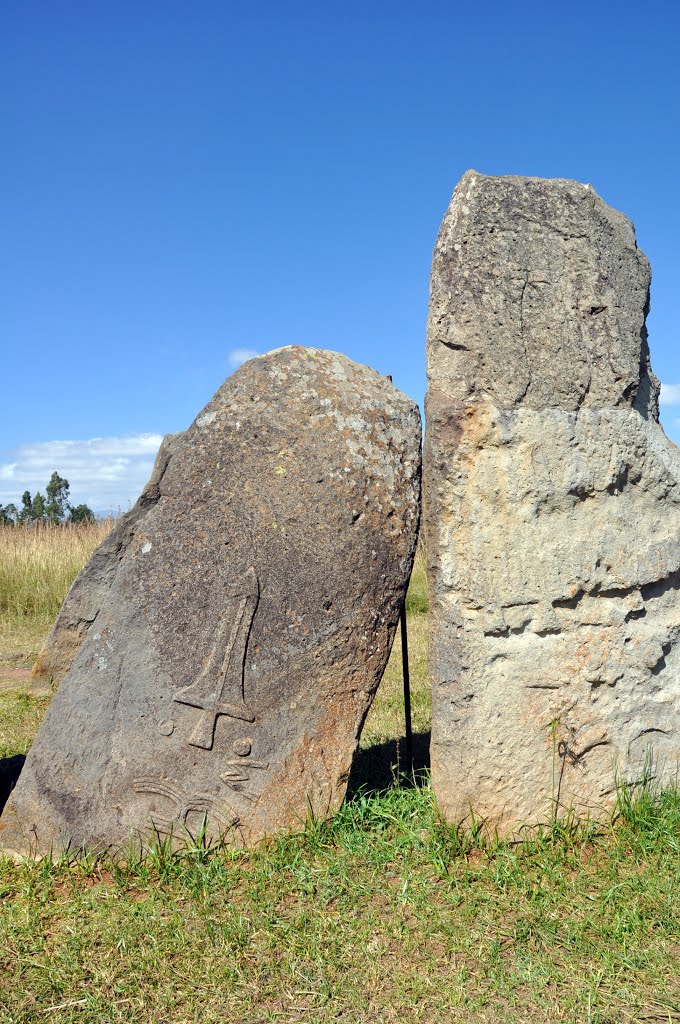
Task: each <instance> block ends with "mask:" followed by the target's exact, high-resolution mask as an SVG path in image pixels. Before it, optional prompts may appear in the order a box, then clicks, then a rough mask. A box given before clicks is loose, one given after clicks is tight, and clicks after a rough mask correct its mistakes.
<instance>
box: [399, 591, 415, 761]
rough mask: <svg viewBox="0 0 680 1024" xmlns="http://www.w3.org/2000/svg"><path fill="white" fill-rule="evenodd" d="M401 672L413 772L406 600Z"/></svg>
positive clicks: (402, 620) (403, 618)
mask: <svg viewBox="0 0 680 1024" xmlns="http://www.w3.org/2000/svg"><path fill="white" fill-rule="evenodd" d="M401 672H402V678H403V680H404V724H405V731H406V767H407V771H408V773H409V775H412V774H413V730H412V728H411V679H410V676H409V671H408V637H407V635H406V601H404V603H403V605H402V607H401Z"/></svg>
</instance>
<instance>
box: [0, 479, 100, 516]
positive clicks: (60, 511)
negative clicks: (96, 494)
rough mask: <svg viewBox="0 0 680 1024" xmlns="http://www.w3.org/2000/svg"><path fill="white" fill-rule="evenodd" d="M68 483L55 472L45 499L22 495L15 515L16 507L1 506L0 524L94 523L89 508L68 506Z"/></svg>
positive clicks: (26, 493) (28, 494) (38, 494)
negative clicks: (19, 507) (19, 506)
mask: <svg viewBox="0 0 680 1024" xmlns="http://www.w3.org/2000/svg"><path fill="white" fill-rule="evenodd" d="M69 490H70V488H69V482H68V480H65V479H64V477H63V476H59V474H58V473H57V471H56V469H55V471H54V473H53V474H52V476H51V477H50V481H49V483H48V485H47V487H46V488H45V493H46V495H47V496H45V495H43V494H41V493H40V491H38V492H37V493H36V494H35V496H34V497H31V492H30V491H24V493H23V494H22V495H21V509H20V510H19V511H17V507H16V505H6V506H5V507H4V508H3V507H2V505H0V523H10V522H11V523H21V524H22V526H30V525H31V524H32V523H50V524H52V525H53V526H58V525H59V524H60V523H65V522H67V521H68V522H69V523H93V522H94V512H93V511H92V509H91V508H90V507H89V505H76V506H75V507H74V506H73V505H70V504H69V500H68V496H69Z"/></svg>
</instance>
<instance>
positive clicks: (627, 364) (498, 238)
mask: <svg viewBox="0 0 680 1024" xmlns="http://www.w3.org/2000/svg"><path fill="white" fill-rule="evenodd" d="M649 278H650V274H649V264H648V262H647V260H646V258H645V256H644V255H643V253H642V252H641V251H640V250H639V249H638V248H637V246H636V244H635V235H634V230H633V226H632V224H631V223H630V222H629V221H628V220H627V219H626V218H625V217H624V216H623V215H622V214H620V213H617V212H616V211H614V210H612V209H610V208H609V207H608V206H606V204H605V203H604V202H603V201H602V200H601V199H600V198H599V197H598V196H597V195H596V193H595V192H594V191H593V189H592V187H591V186H589V185H581V184H579V183H578V182H573V181H564V180H547V181H546V180H541V179H538V178H511V177H501V178H491V177H484V176H482V175H479V174H476V173H475V172H468V173H467V174H466V175H465V176H464V177H463V179H462V181H461V182H460V184H459V185H458V187H457V189H456V191H455V192H454V196H453V199H452V201H451V205H450V207H449V209H448V211H447V213H446V216H445V218H444V221H443V224H442V227H441V230H440V234H439V237H438V239H437V243H436V247H435V253H434V262H433V268H432V280H431V305H430V314H429V324H428V345H427V358H428V381H429V390H428V396H427V402H426V443H425V459H424V465H425V469H424V487H425V490H424V508H425V527H426V537H427V550H428V559H429V578H430V590H431V608H430V614H431V633H430V671H431V675H432V680H433V726H432V751H431V758H432V779H433V785H434V788H435V792H436V796H437V800H438V802H439V804H440V806H441V808H442V810H443V812H444V814H445V815H446V817H448V818H449V819H451V820H460V819H463V818H465V817H466V815H468V813H469V812H470V809H472V810H473V811H474V813H475V814H476V815H477V816H479V817H482V818H485V819H487V820H488V821H489V822H490V823H491V824H493V825H495V826H496V827H497V828H499V830H501V831H506V832H507V831H509V830H513V829H514V828H516V827H517V826H518V825H519V824H520V823H522V822H537V821H539V820H546V819H547V818H549V817H550V816H551V815H552V814H553V813H562V812H564V810H565V809H566V808H570V807H571V808H573V809H574V810H575V811H577V812H578V813H589V814H592V815H600V814H603V813H606V812H607V810H608V809H609V808H611V806H612V804H613V802H614V799H615V791H616V785H617V782H618V783H622V782H629V783H633V782H636V781H639V780H641V779H642V778H643V776H645V773H651V775H652V776H653V777H654V778H655V779H656V780H657V781H658V782H664V781H668V780H670V779H672V778H675V773H676V772H677V769H678V760H679V758H680V717H679V710H678V708H679V705H678V697H679V696H680V643H679V642H678V641H679V637H680V597H679V596H678V588H679V587H680V486H679V481H680V453H679V452H678V449H677V448H676V447H675V445H673V444H672V443H671V442H670V441H669V440H668V439H667V438H666V437H665V435H664V434H663V431H662V430H661V427H660V426H659V424H658V407H657V406H658V382H657V380H656V378H655V377H654V376H653V374H652V372H651V368H650V362H649V350H648V346H647V335H646V329H645V315H646V313H647V310H648V292H649Z"/></svg>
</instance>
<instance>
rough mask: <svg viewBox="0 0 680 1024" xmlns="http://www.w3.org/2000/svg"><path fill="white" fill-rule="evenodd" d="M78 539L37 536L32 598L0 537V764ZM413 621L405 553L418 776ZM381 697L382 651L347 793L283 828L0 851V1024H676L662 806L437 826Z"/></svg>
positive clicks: (420, 723)
mask: <svg viewBox="0 0 680 1024" xmlns="http://www.w3.org/2000/svg"><path fill="white" fill-rule="evenodd" d="M10 532H11V531H10ZM52 539H54V540H57V539H58V540H59V543H60V544H61V543H64V539H63V538H55V537H53V538H52ZM81 541H82V548H81V549H80V552H81V553H80V555H79V556H78V557H76V556H75V555H74V554H72V553H73V552H74V551H76V550H77V546H76V545H77V543H81ZM95 541H96V538H95V537H94V535H90V536H89V537H88V538H87V539H86V540H85V539H84V538H80V539H78V538H75V537H74V538H70V539H69V541H68V545H65V546H66V547H67V548H68V550H69V551H70V552H71V554H70V555H69V558H70V562H69V569H68V571H64V572H63V573H62V567H61V559H60V556H59V555H55V556H54V558H52V556H51V555H50V550H49V549H50V538H49V537H42V538H36V539H35V541H34V543H35V545H36V548H35V552H36V555H35V558H36V559H37V558H38V554H37V552H38V551H41V552H42V554H40V558H42V559H44V561H43V563H42V564H44V565H47V566H50V567H51V568H48V569H47V570H46V572H47V576H48V577H49V580H48V582H49V585H47V584H46V582H45V580H44V579H42V580H41V582H39V583H37V588H38V592H39V593H40V594H42V595H43V596H41V597H40V598H39V599H38V596H37V593H36V595H33V597H31V587H30V583H29V582H27V581H30V579H34V580H37V579H38V577H39V576H40V573H41V570H38V569H36V566H35V564H33V563H31V558H30V557H29V554H28V552H27V548H26V547H24V548H22V544H24V545H26V544H28V541H27V539H26V538H23V540H21V539H20V538H9V539H8V538H7V537H6V536H5V535H4V534H3V531H0V558H1V560H2V566H3V569H2V576H1V577H0V580H1V582H0V758H2V757H8V756H10V755H13V754H18V753H22V752H24V751H25V750H27V749H28V746H29V745H30V741H31V738H32V736H33V735H34V732H35V729H36V728H37V726H38V724H39V721H40V717H41V715H42V713H43V711H44V708H45V707H46V704H47V702H48V700H49V696H48V695H47V694H46V693H44V692H37V693H36V692H32V691H31V685H30V679H29V677H28V671H27V669H28V667H29V666H30V662H31V659H32V658H33V656H34V655H35V653H36V651H37V649H38V648H39V646H40V644H41V642H42V639H43V638H44V635H45V633H46V631H47V629H48V628H49V623H50V620H51V617H52V616H53V614H54V611H55V610H56V608H57V607H58V605H59V602H60V600H61V596H62V595H63V592H64V589H65V587H66V586H67V585H68V582H69V576H70V575H72V574H73V572H74V571H76V569H77V568H78V566H79V564H80V562H82V561H83V560H84V559H85V558H86V557H87V556H88V554H89V551H90V550H91V548H92V546H93V544H94V543H95ZM41 545H42V547H41ZM8 550H11V551H12V552H13V554H12V558H14V562H13V566H14V568H13V569H12V570H11V571H8V568H7V567H8V565H9V560H8V561H7V562H6V561H5V555H6V552H7V551H8ZM21 551H23V554H22V555H21V557H20V556H19V552H21ZM50 559H52V560H50ZM79 559H80V561H79ZM22 573H23V574H24V575H23V576H22ZM12 574H14V576H13V575H12ZM17 577H21V579H17V583H16V587H15V584H14V582H13V579H15V578H17ZM58 579H59V580H61V582H60V583H59V584H58V585H57V583H56V580H58ZM15 589H16V590H17V591H21V594H22V595H23V596H22V597H21V599H19V597H18V594H14V590H15ZM48 594H49V596H48ZM55 602H56V603H55ZM426 609H427V601H426V597H425V588H424V572H423V566H422V560H419V563H418V565H417V568H416V572H415V573H414V578H413V580H412V586H411V591H410V595H409V649H410V660H411V674H412V689H413V718H414V730H415V732H416V740H417V742H416V745H415V746H416V754H417V758H418V763H419V765H421V766H425V765H426V764H427V760H426V758H427V739H428V730H429V697H428V691H427V683H426V672H427V660H426V643H425V637H426V625H427V610H426ZM400 696H401V674H400V650H399V641H398V640H397V641H396V643H395V650H394V651H393V656H392V659H391V661H390V665H389V667H388V671H387V673H386V676H385V679H384V680H383V683H382V684H381V688H380V691H379V694H378V697H377V698H376V701H375V704H374V706H373V708H372V710H371V712H370V714H369V717H368V719H367V722H366V728H365V730H364V734H363V736H362V742H361V750H360V755H359V757H358V759H357V765H356V770H355V773H354V777H353V780H352V786H351V796H350V798H349V799H348V801H347V802H346V804H345V806H344V807H343V808H342V809H341V811H340V812H339V813H338V814H337V815H336V816H335V817H334V818H333V819H332V820H331V821H329V822H326V823H318V822H309V823H308V826H307V828H306V830H305V831H303V832H302V833H300V834H297V835H292V836H289V837H286V838H282V839H279V840H276V841H272V842H270V843H269V844H267V845H265V846H263V847H262V848H260V849H258V850H256V851H253V852H249V853H234V852H230V851H228V850H205V849H203V848H202V847H201V845H200V844H197V845H196V847H195V848H193V849H187V850H186V851H184V852H183V853H181V854H171V853H170V852H168V851H167V850H163V849H159V850H156V851H154V852H153V854H152V855H151V856H149V857H148V858H147V859H146V860H145V861H143V862H139V861H137V860H136V859H134V858H130V860H129V862H128V863H127V864H125V865H115V864H113V863H106V862H101V861H100V862H88V861H87V860H86V861H83V862H81V863H79V864H77V865H75V864H72V865H69V864H66V863H62V864H56V865H52V864H48V863H46V862H44V863H38V864H23V865H14V864H11V863H9V862H7V861H3V860H2V859H1V858H0V1024H10V1022H11V1024H24V1022H25V1024H29V1022H30V1024H33V1022H35V1021H59V1022H66V1024H76V1022H78V1024H85V1022H88V1024H90V1022H92V1024H95V1022H96V1024H108V1022H119V1021H121V1022H122V1021H134V1022H140V1024H141V1022H144V1024H152V1022H153V1024H165V1022H168V1024H170V1022H172V1024H194V1022H195V1024H199V1022H200V1024H213V1022H215V1024H217V1022H234V1024H236V1022H238V1024H264V1022H274V1021H279V1022H291V1024H292V1022H298V1021H304V1022H306V1024H321V1022H324V1024H325V1022H329V1021H343V1022H344V1021H346V1022H356V1024H364V1022H366V1024H368V1022H375V1021H378V1022H380V1021H385V1022H395V1024H397V1022H408V1024H410V1022H425V1024H435V1022H437V1024H438V1022H442V1024H443V1022H450V1021H451V1022H468V1021H470V1022H480V1024H481V1022H489V1024H491V1022H501V1021H503V1022H509V1024H520V1022H528V1024H534V1022H539V1021H565V1022H570V1024H572V1022H589V1024H590V1022H599V1024H605V1022H607V1024H614V1022H616V1024H619V1022H627V1021H637V1022H643V1021H644V1022H652V1021H661V1022H663V1021H680V971H679V969H678V964H679V963H680V924H679V920H680V914H679V911H680V794H678V793H677V792H666V793H663V794H653V793H651V792H648V791H642V792H640V793H638V794H635V795H634V796H633V797H630V796H627V795H626V794H625V793H624V794H622V795H621V797H620V802H619V807H618V810H617V814H616V816H615V820H613V821H612V822H611V823H610V824H608V825H600V826H594V825H591V824H589V823H587V822H586V823H583V822H582V823H568V824H566V825H557V824H553V825H547V826H546V827H545V828H544V829H543V830H540V831H537V832H536V833H535V834H534V835H533V836H531V837H527V839H526V840H525V841H524V842H523V843H520V844H510V843H507V842H498V841H494V840H493V839H492V838H490V837H488V836H484V834H483V833H481V832H480V830H478V829H474V828H473V829H467V830H465V829H452V828H450V827H448V826H447V825H445V824H444V823H443V822H442V821H441V820H440V818H439V816H438V814H437V810H436V807H435V805H434V802H433V799H432V794H431V791H430V789H429V786H428V785H427V774H426V771H425V770H423V771H422V772H421V774H420V776H419V778H418V779H417V782H418V784H417V785H412V784H409V785H406V784H403V783H404V781H405V780H403V779H402V780H399V770H400V767H403V742H402V741H401V740H400V737H401V736H402V735H403V709H402V706H401V700H400ZM398 781H401V782H402V785H397V784H396V783H397V782H398ZM362 783H363V784H364V788H363V789H362V788H361V784H362ZM366 784H368V785H366Z"/></svg>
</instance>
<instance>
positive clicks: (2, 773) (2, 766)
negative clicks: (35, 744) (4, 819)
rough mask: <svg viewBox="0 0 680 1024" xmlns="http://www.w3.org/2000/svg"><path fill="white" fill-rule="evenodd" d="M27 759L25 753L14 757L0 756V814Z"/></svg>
mask: <svg viewBox="0 0 680 1024" xmlns="http://www.w3.org/2000/svg"><path fill="white" fill-rule="evenodd" d="M25 760H26V755H25V754H15V755H14V757H0V814H2V811H3V808H4V806H5V804H6V803H7V801H8V800H9V795H10V793H11V792H12V790H13V789H14V787H15V786H16V784H17V779H18V778H19V776H20V775H21V769H22V768H23V767H24V762H25Z"/></svg>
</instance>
